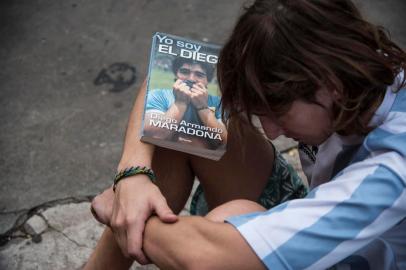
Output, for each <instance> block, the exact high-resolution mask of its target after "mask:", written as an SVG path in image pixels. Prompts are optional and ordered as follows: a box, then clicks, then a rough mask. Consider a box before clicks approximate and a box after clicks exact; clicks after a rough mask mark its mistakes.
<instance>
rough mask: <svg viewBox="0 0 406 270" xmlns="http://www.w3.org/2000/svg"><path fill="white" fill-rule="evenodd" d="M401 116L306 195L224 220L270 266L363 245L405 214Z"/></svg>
mask: <svg viewBox="0 0 406 270" xmlns="http://www.w3.org/2000/svg"><path fill="white" fill-rule="evenodd" d="M401 117H403V118H399V117H394V119H395V118H396V119H397V120H396V119H395V120H394V121H395V122H396V121H397V122H396V125H392V127H395V128H393V129H390V128H389V129H387V128H385V126H384V127H382V128H377V129H375V130H374V131H373V132H371V133H370V134H369V135H368V136H367V137H366V139H365V141H364V143H363V145H362V146H361V147H360V149H359V150H358V152H357V154H356V155H355V158H354V160H353V162H352V163H351V165H349V166H348V167H347V168H345V169H344V170H342V171H341V172H340V173H339V174H338V175H337V176H336V177H335V178H333V179H332V180H331V181H330V182H327V183H325V184H322V185H320V186H319V187H317V188H315V189H314V190H313V191H312V192H310V193H309V195H308V196H307V197H306V198H304V199H297V200H292V201H290V202H287V203H284V204H281V205H279V206H277V207H275V208H273V209H271V210H269V211H267V212H262V213H254V214H249V215H242V216H236V217H231V218H229V219H228V220H227V222H229V223H231V224H232V225H233V226H235V227H236V229H237V230H238V231H239V232H240V233H241V235H242V236H243V237H244V238H245V239H246V241H247V242H248V243H249V245H250V246H251V248H252V249H253V250H254V251H255V253H256V254H257V255H258V257H259V258H260V259H261V260H262V261H263V263H264V264H265V265H266V266H267V267H268V268H269V269H272V270H278V269H326V268H328V267H330V266H332V265H334V264H336V263H338V262H340V261H341V260H343V259H345V258H346V257H348V256H349V255H351V254H353V253H355V252H356V251H357V250H359V249H361V248H363V247H365V246H366V245H368V244H369V243H370V242H371V241H372V240H374V239H376V238H377V237H378V236H380V235H381V234H383V233H384V232H387V231H389V230H390V229H391V228H393V227H394V226H395V225H396V224H398V223H399V222H400V221H401V220H403V219H404V218H405V217H406V191H405V190H406V183H405V181H406V158H405V157H406V131H405V127H406V115H403V116H401ZM401 119H405V120H401ZM402 121H403V122H402ZM400 122H402V123H400ZM399 124H402V126H403V128H399V126H398V125H399ZM386 127H390V125H387V126H386Z"/></svg>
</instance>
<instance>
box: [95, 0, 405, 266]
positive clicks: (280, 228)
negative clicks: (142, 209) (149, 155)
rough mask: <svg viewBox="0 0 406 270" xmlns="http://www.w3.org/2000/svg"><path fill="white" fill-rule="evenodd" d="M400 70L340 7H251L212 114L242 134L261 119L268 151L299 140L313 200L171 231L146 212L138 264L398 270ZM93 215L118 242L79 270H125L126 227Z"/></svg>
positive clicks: (390, 52)
mask: <svg viewBox="0 0 406 270" xmlns="http://www.w3.org/2000/svg"><path fill="white" fill-rule="evenodd" d="M405 68H406V53H405V52H404V51H403V50H402V49H401V48H400V47H399V46H397V45H396V44H395V43H394V42H393V41H391V40H390V39H389V38H388V36H387V34H386V33H385V32H384V30H383V29H382V28H380V27H377V26H375V25H373V24H371V23H369V22H368V21H366V20H365V19H363V17H362V16H361V14H360V12H359V11H358V9H357V8H356V6H355V5H354V4H353V3H352V1H350V0H303V1H301V0H300V1H299V0H257V1H255V2H254V4H252V5H251V6H249V7H248V8H247V9H246V11H245V12H244V14H243V15H242V16H241V17H240V19H239V20H238V22H237V24H236V26H235V28H234V31H233V33H232V35H231V37H230V38H229V40H228V41H227V42H226V44H225V46H224V47H223V49H222V51H221V53H220V58H219V66H218V79H219V83H220V89H221V91H222V109H223V111H224V112H226V113H227V115H228V116H229V117H230V119H234V121H235V122H234V123H235V125H237V126H238V125H243V126H247V125H248V126H251V127H252V128H251V131H252V132H253V133H252V134H255V130H256V129H257V125H256V124H255V122H253V121H252V119H253V118H254V119H255V118H259V120H260V123H261V126H262V128H263V130H264V131H265V133H266V134H267V136H268V137H269V138H270V139H274V138H276V137H278V136H279V135H281V134H284V135H287V136H288V137H291V138H295V139H297V140H299V141H300V142H301V146H300V147H299V150H300V154H301V155H300V157H301V161H302V165H303V168H304V172H305V173H306V175H307V177H308V179H309V181H310V188H311V191H310V192H309V194H308V195H307V196H306V197H305V198H299V199H295V200H290V201H286V202H284V203H282V204H279V205H278V206H276V207H273V208H271V209H270V210H266V209H265V208H264V207H262V206H261V205H259V204H258V203H256V202H255V200H252V199H251V200H234V201H231V202H227V203H224V204H221V205H219V206H218V207H217V208H214V209H213V208H211V209H212V210H211V212H210V213H209V214H208V215H207V216H206V217H178V218H177V221H176V222H174V223H173V224H167V223H165V222H162V215H163V213H162V212H160V211H157V214H158V216H160V217H150V218H149V219H148V221H147V223H146V226H145V232H144V235H143V251H144V252H145V254H146V255H147V256H148V257H149V258H150V259H151V261H152V262H153V263H155V264H156V265H158V266H159V267H160V268H162V269H264V268H267V269H272V270H277V269H312V270H313V269H315V270H317V269H327V268H328V269H371V270H375V269H376V270H378V269H379V270H395V269H406V256H405V254H406V250H405V249H406V244H405V243H406V180H405V179H406V122H405V121H406V117H405V116H406V85H405V84H406V83H405V76H404V70H405ZM259 133H260V132H259V131H257V134H259ZM250 134H251V133H250ZM245 139H247V137H245V136H244V141H242V142H243V143H251V141H245ZM242 146H244V147H246V146H247V145H246V144H242ZM248 149H250V148H248ZM196 164H197V163H196ZM259 169H264V170H265V171H266V169H265V168H259ZM256 172H257V173H260V171H258V170H257V171H256ZM257 179H258V178H250V179H248V180H247V181H248V182H250V183H252V184H255V183H256V181H257ZM146 181H147V180H146ZM135 182H136V180H135V179H134V180H133V181H132V180H128V181H125V182H123V184H124V183H127V185H128V184H129V183H135ZM121 188H123V189H124V186H121ZM217 188H218V190H216V191H217V192H221V191H222V190H223V186H221V187H217ZM235 188H236V189H238V190H239V191H247V190H249V189H251V188H252V186H250V187H249V188H248V187H247V186H245V185H243V186H240V185H238V186H235ZM121 192H123V191H121ZM117 196H119V194H116V197H117ZM230 198H231V197H228V199H230ZM207 199H208V201H210V200H211V199H209V195H208V194H207ZM225 201H227V200H224V202H225ZM100 202H101V204H102V205H103V206H100V207H99V208H98V209H97V210H96V212H97V213H98V214H100V215H103V216H104V218H106V220H105V222H106V223H108V222H109V221H108V217H111V219H110V221H111V222H110V224H111V225H112V228H113V231H115V232H114V235H115V236H116V237H115V238H116V239H117V242H115V241H114V236H113V234H112V233H111V231H106V232H105V233H104V234H103V236H102V238H101V240H100V241H99V243H98V245H97V247H96V250H95V252H94V253H93V255H92V257H91V260H90V261H89V264H88V265H89V268H88V269H92V268H91V267H90V266H92V265H96V264H97V263H99V264H101V265H103V264H104V265H108V264H110V266H111V265H120V267H121V268H117V269H125V267H126V265H124V263H123V262H126V260H128V259H127V258H126V257H125V256H127V255H130V256H131V257H132V258H139V255H140V253H139V250H138V249H137V248H135V244H134V242H133V241H131V240H132V239H128V240H129V241H125V237H126V235H125V231H120V230H117V228H121V227H125V226H123V225H122V224H125V221H128V220H125V219H123V218H121V219H120V220H119V222H117V214H116V212H117V211H116V210H113V211H111V207H110V206H111V205H112V202H111V200H109V199H108V198H107V197H104V199H103V200H101V201H100ZM211 206H213V204H211ZM114 208H117V206H114ZM172 218H173V219H172V220H171V221H174V220H175V217H172ZM130 220H131V219H130ZM224 221H226V222H224ZM123 239H124V240H123ZM117 243H118V244H117ZM123 243H125V244H124V245H123ZM138 246H139V245H137V247H138ZM120 247H121V249H120ZM120 250H121V251H123V253H124V255H123V253H121V251H120ZM100 269H102V268H100Z"/></svg>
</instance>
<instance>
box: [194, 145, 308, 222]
mask: <svg viewBox="0 0 406 270" xmlns="http://www.w3.org/2000/svg"><path fill="white" fill-rule="evenodd" d="M307 192H308V188H307V186H306V184H305V182H304V181H303V180H302V179H301V178H300V177H299V175H298V174H297V172H296V171H295V169H293V167H292V165H290V164H289V163H288V162H287V161H286V160H285V159H284V158H283V156H282V155H281V153H279V152H278V151H275V162H274V164H273V168H272V174H271V175H270V176H269V178H268V183H267V184H266V186H265V189H264V190H263V191H262V194H261V196H260V197H259V199H258V201H257V202H258V203H259V204H260V205H262V206H263V207H264V208H266V209H270V208H272V207H274V206H276V205H278V204H281V203H283V202H286V201H288V200H292V199H298V198H303V197H305V196H306V195H307ZM208 212H209V208H208V206H207V202H206V199H205V197H204V191H203V188H202V186H201V185H200V184H199V186H198V187H197V189H196V191H195V193H194V194H193V197H192V202H191V205H190V214H191V215H199V216H204V215H206V214H207V213H208Z"/></svg>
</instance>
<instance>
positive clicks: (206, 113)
mask: <svg viewBox="0 0 406 270" xmlns="http://www.w3.org/2000/svg"><path fill="white" fill-rule="evenodd" d="M219 51H220V46H218V45H215V44H208V43H205V42H200V41H195V40H191V39H186V38H182V37H178V36H174V35H169V34H165V33H159V32H158V33H155V34H154V36H153V37H152V48H151V56H150V62H149V70H148V77H147V92H146V96H145V106H144V114H143V125H142V130H141V141H143V142H147V143H151V144H155V145H157V146H160V147H165V148H169V149H173V150H177V151H181V152H185V153H189V154H193V155H197V156H201V157H204V158H209V159H213V160H218V159H220V158H221V156H222V155H223V154H224V153H225V150H226V144H227V130H226V127H225V125H224V123H223V121H222V117H221V104H220V103H221V102H220V101H221V95H220V91H219V87H218V83H217V79H216V65H217V62H218V54H219Z"/></svg>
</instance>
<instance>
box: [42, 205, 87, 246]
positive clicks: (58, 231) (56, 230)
mask: <svg viewBox="0 0 406 270" xmlns="http://www.w3.org/2000/svg"><path fill="white" fill-rule="evenodd" d="M37 215H38V216H40V217H41V218H43V219H44V221H45V223H46V224H47V226H48V227H49V228H50V229H51V230H53V231H55V232H57V233H60V234H62V235H63V236H64V237H65V238H66V239H68V241H70V242H72V243H73V244H75V245H76V246H78V247H83V248H87V249H90V250H93V249H92V248H91V247H89V246H87V245H85V244H81V243H79V242H77V241H76V240H74V239H72V238H70V237H69V235H67V234H66V233H64V232H63V231H61V230H59V229H57V228H55V227H54V226H52V225H51V224H50V223H49V221H48V220H47V219H46V217H45V216H44V215H42V213H38V214H37ZM45 232H46V231H44V232H42V233H40V235H42V234H43V233H45Z"/></svg>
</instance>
